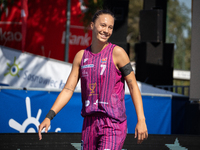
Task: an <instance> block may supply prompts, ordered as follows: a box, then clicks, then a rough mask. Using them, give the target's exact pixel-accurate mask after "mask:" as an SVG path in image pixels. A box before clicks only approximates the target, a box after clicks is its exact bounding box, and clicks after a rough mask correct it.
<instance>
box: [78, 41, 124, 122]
mask: <svg viewBox="0 0 200 150" xmlns="http://www.w3.org/2000/svg"><path fill="white" fill-rule="evenodd" d="M114 47H115V45H114V44H111V43H109V44H108V45H107V46H106V47H105V48H104V49H103V50H102V51H101V52H99V53H97V54H94V53H92V52H91V47H88V48H86V49H85V51H84V54H83V57H82V60H81V66H80V78H81V94H82V104H83V105H82V110H81V115H82V116H83V117H84V116H88V115H93V114H95V113H96V114H98V113H104V114H105V115H107V116H108V117H110V118H112V119H114V120H116V121H120V122H122V121H124V120H126V109H125V102H124V78H123V77H122V74H121V72H120V71H119V70H118V69H117V68H116V66H115V64H114V62H113V56H112V54H113V48H114Z"/></svg>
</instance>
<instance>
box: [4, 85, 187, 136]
mask: <svg viewBox="0 0 200 150" xmlns="http://www.w3.org/2000/svg"><path fill="white" fill-rule="evenodd" d="M59 93H60V92H59V91H57V92H56V91H36V90H31V89H30V90H22V89H9V88H8V89H6V88H4V89H3V88H2V89H0V114H1V124H0V133H36V132H37V131H38V125H39V124H40V123H41V122H42V121H43V119H44V118H45V116H46V114H47V113H48V111H49V110H50V108H51V106H52V105H53V103H54V101H55V100H56V98H57V96H58V94H59ZM142 99H143V103H144V112H145V117H146V122H147V126H148V132H149V134H172V128H173V126H174V125H172V118H173V115H174V114H172V107H173V106H172V99H171V97H170V96H168V97H161V96H142ZM181 103H182V104H184V103H185V102H184V101H182V102H181ZM125 105H126V114H127V124H128V130H127V133H135V126H136V123H137V116H136V113H135V109H134V105H133V102H132V99H131V96H130V95H125ZM81 108H82V102H81V93H80V92H74V94H73V96H72V98H71V100H70V101H69V103H68V104H67V105H66V106H65V107H64V108H63V109H62V110H61V111H60V112H59V113H58V114H57V115H56V116H55V118H54V119H53V120H52V121H51V127H50V129H49V132H69V133H81V131H82V121H83V118H82V116H81ZM174 109H176V111H177V112H178V113H183V111H184V110H183V109H180V108H178V109H177V107H176V108H174ZM174 116H175V117H176V120H177V121H175V122H174V124H176V129H175V128H174V129H175V130H177V129H178V128H181V127H182V126H183V125H184V124H182V122H181V121H182V120H183V118H182V116H179V115H174ZM177 118H178V119H177ZM180 123H181V124H180ZM173 133H176V132H173ZM180 133H183V131H180V132H179V134H180ZM177 134H178V133H177Z"/></svg>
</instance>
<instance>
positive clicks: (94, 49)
mask: <svg viewBox="0 0 200 150" xmlns="http://www.w3.org/2000/svg"><path fill="white" fill-rule="evenodd" d="M108 44H109V43H108V42H107V43H103V44H96V43H92V44H91V52H92V53H94V54H97V53H99V52H100V51H102V50H103V49H104V48H105V47H106V46H107V45H108Z"/></svg>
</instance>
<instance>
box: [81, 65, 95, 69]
mask: <svg viewBox="0 0 200 150" xmlns="http://www.w3.org/2000/svg"><path fill="white" fill-rule="evenodd" d="M92 67H94V64H88V65H84V66H81V69H84V68H92Z"/></svg>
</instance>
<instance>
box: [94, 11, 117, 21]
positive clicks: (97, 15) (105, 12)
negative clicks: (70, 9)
mask: <svg viewBox="0 0 200 150" xmlns="http://www.w3.org/2000/svg"><path fill="white" fill-rule="evenodd" d="M102 14H109V15H111V16H112V17H113V18H114V20H115V16H114V13H112V12H111V11H110V10H108V9H103V10H98V11H97V12H96V13H95V14H94V16H93V18H92V22H95V21H96V19H97V18H98V17H99V16H100V15H102Z"/></svg>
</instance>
